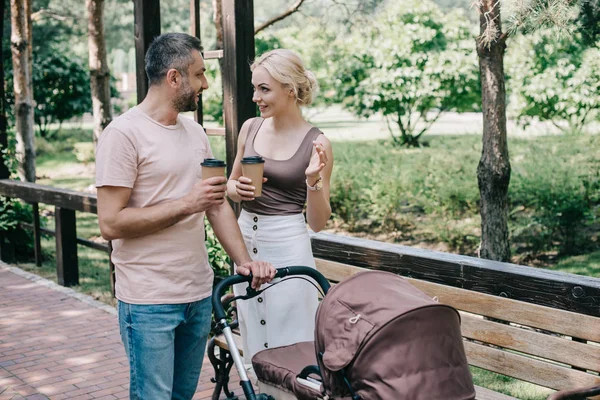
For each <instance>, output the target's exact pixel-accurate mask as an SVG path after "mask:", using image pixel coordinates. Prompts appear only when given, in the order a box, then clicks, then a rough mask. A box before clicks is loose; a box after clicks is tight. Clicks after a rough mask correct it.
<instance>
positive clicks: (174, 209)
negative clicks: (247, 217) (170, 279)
mask: <svg viewBox="0 0 600 400" xmlns="http://www.w3.org/2000/svg"><path fill="white" fill-rule="evenodd" d="M225 184H226V180H225V177H214V178H210V179H205V180H202V181H200V182H198V183H197V184H196V185H195V186H194V188H193V189H192V191H191V192H190V193H188V194H187V195H186V196H184V197H182V198H180V199H177V200H173V201H169V202H165V203H161V204H157V205H155V206H152V207H143V208H134V207H127V204H128V203H129V198H130V196H131V191H132V189H130V188H126V187H118V186H102V187H99V188H98V222H99V225H100V232H101V233H102V237H103V238H105V239H106V240H114V239H124V238H135V237H140V236H145V235H149V234H151V233H154V232H158V231H160V230H162V229H165V228H168V227H169V226H171V225H174V224H176V223H177V222H179V221H181V220H182V219H183V218H185V217H187V216H188V215H192V214H195V213H198V212H202V211H206V210H207V209H209V208H211V207H213V206H220V205H222V204H223V203H224V201H225V189H226V186H225ZM234 221H235V219H234ZM238 230H239V229H238Z"/></svg>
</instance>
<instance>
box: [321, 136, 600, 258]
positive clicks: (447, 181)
mask: <svg viewBox="0 0 600 400" xmlns="http://www.w3.org/2000/svg"><path fill="white" fill-rule="evenodd" d="M598 140H600V138H598V137H597V136H593V135H584V136H577V137H574V136H569V137H568V139H567V137H562V136H546V137H539V138H536V139H535V141H534V140H527V139H525V140H524V139H511V141H510V142H509V146H510V149H509V150H510V153H511V163H512V168H513V176H512V179H511V185H510V187H509V197H510V202H511V203H510V207H511V210H512V212H511V214H510V228H511V242H513V244H514V247H513V249H515V250H517V249H521V248H523V249H525V250H526V251H532V252H534V253H536V252H539V251H547V250H556V249H558V250H559V251H560V252H561V253H565V254H566V253H576V252H581V251H586V250H588V249H589V248H590V247H593V246H594V243H595V242H594V240H595V239H593V238H594V237H595V236H594V235H597V228H594V224H593V221H592V219H593V218H595V217H594V210H595V208H598V207H599V206H600V159H598V157H597V155H596V154H595V153H594V152H593V151H591V149H597V148H598ZM333 150H334V155H335V167H334V170H333V177H332V183H331V206H332V212H333V220H334V224H335V225H337V226H341V227H342V228H344V229H347V230H348V231H351V232H352V231H354V232H359V231H368V232H370V233H379V232H381V233H388V234H394V235H395V237H398V234H401V236H405V234H406V235H410V236H412V237H413V239H415V240H416V241H427V242H444V243H447V244H448V245H449V246H450V248H451V249H453V250H454V251H460V252H461V253H463V254H474V252H475V249H476V247H477V244H478V241H479V235H480V232H479V224H480V222H479V212H480V200H479V190H478V187H477V175H476V170H477V162H478V158H479V155H480V152H481V138H480V137H478V136H475V135H461V136H450V135H443V136H436V137H432V139H431V143H430V147H426V148H416V149H414V148H413V149H397V148H394V147H393V146H392V145H391V144H390V143H388V142H384V141H379V142H377V141H368V142H333ZM594 229H596V230H594ZM521 250H522V249H521ZM521 250H519V251H521Z"/></svg>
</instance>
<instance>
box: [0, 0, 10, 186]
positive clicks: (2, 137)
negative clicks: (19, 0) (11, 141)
mask: <svg viewBox="0 0 600 400" xmlns="http://www.w3.org/2000/svg"><path fill="white" fill-rule="evenodd" d="M5 6H6V1H4V0H0V17H2V18H1V19H0V47H1V46H2V44H3V43H4V12H5V10H6V8H5ZM3 55H4V53H3V52H2V51H0V78H1V79H0V81H1V82H5V80H4V79H5V78H4V57H3ZM7 147H8V133H7V125H6V93H5V92H4V84H2V85H0V179H7V178H8V177H9V176H10V171H9V170H8V167H7V166H6V160H5V159H4V156H3V153H2V150H4V149H6V148H7Z"/></svg>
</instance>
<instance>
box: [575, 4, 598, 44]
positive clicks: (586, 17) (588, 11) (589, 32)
mask: <svg viewBox="0 0 600 400" xmlns="http://www.w3.org/2000/svg"><path fill="white" fill-rule="evenodd" d="M580 1H581V8H580V10H579V15H578V18H577V21H578V24H579V31H580V32H581V36H582V38H583V41H584V43H585V44H587V45H594V43H596V42H597V41H598V40H600V0H580Z"/></svg>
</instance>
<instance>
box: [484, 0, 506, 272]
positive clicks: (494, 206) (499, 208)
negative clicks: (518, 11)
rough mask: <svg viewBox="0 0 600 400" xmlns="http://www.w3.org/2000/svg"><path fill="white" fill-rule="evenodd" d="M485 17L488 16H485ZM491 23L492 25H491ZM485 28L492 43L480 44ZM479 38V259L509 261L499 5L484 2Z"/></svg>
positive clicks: (504, 92)
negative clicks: (481, 114)
mask: <svg viewBox="0 0 600 400" xmlns="http://www.w3.org/2000/svg"><path fill="white" fill-rule="evenodd" d="M484 13H488V14H487V15H485V14H484ZM490 21H491V22H490ZM488 25H489V26H491V27H493V28H494V30H495V36H494V40H492V41H491V42H489V43H487V44H486V43H483V42H482V38H483V36H484V32H485V33H486V35H488V38H489V34H490V32H489V31H486V28H488ZM480 27H481V34H482V35H481V37H480V38H479V40H478V42H477V54H478V55H479V73H480V79H481V94H482V107H483V149H482V152H481V160H480V161H479V165H478V167H477V180H478V183H479V193H480V196H481V252H480V256H481V257H482V258H487V259H490V260H496V261H509V260H510V245H509V241H508V185H509V182H510V161H509V159H508V144H507V139H506V91H505V88H504V50H505V48H506V43H505V39H504V36H503V35H502V27H501V24H500V2H499V1H495V0H483V1H482V2H481V10H480Z"/></svg>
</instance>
